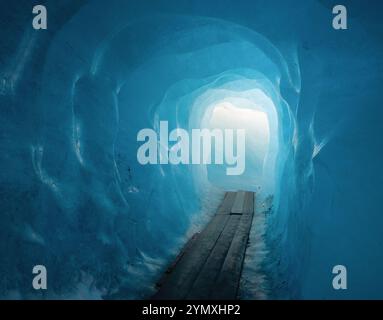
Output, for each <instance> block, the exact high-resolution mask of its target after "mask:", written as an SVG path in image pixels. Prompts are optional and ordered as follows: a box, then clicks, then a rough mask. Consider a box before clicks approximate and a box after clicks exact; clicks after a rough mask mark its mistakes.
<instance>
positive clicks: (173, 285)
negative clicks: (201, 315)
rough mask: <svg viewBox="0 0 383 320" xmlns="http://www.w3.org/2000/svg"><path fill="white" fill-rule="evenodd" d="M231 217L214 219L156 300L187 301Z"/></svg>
mask: <svg viewBox="0 0 383 320" xmlns="http://www.w3.org/2000/svg"><path fill="white" fill-rule="evenodd" d="M229 217H230V216H229V215H215V216H214V217H213V219H212V220H211V222H210V223H209V224H208V225H207V227H206V228H205V229H204V230H203V231H202V232H201V234H200V237H199V239H198V241H197V242H195V243H194V244H193V245H192V246H191V248H190V249H189V250H188V251H187V252H185V253H184V255H183V256H182V257H181V259H180V261H179V262H178V264H177V267H176V268H175V269H174V270H173V272H171V273H170V274H169V276H168V277H167V279H166V281H165V282H164V283H163V285H162V286H161V288H160V290H159V291H158V292H157V294H156V295H155V296H154V297H153V298H154V299H168V300H175V299H185V297H186V295H187V294H188V292H189V290H190V288H191V286H192V285H193V282H194V280H195V279H196V277H197V276H198V273H199V271H200V270H201V268H202V267H203V265H204V263H205V261H206V259H207V258H208V257H209V255H210V252H211V251H212V250H213V248H214V245H215V243H216V242H217V239H218V238H219V236H220V234H221V233H222V231H223V229H224V227H225V225H226V223H227V221H228V219H229Z"/></svg>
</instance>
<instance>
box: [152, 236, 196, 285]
mask: <svg viewBox="0 0 383 320" xmlns="http://www.w3.org/2000/svg"><path fill="white" fill-rule="evenodd" d="M198 236H199V233H195V234H193V236H192V237H191V238H190V239H189V240H188V241H187V243H186V245H185V246H184V247H183V248H182V250H181V252H180V253H179V254H178V255H177V257H176V258H175V260H174V261H173V262H172V264H171V265H170V266H169V267H168V268H167V269H166V271H165V273H164V275H163V276H162V277H161V279H160V280H159V281H157V283H156V287H157V288H160V287H161V286H162V285H163V284H164V283H165V281H166V280H167V277H168V275H169V274H170V273H171V272H172V271H173V270H174V269H175V268H176V266H177V264H178V262H179V261H180V260H181V258H182V257H183V256H184V254H185V252H187V251H188V250H189V249H190V248H191V247H192V246H193V244H194V243H195V242H196V241H197V239H198Z"/></svg>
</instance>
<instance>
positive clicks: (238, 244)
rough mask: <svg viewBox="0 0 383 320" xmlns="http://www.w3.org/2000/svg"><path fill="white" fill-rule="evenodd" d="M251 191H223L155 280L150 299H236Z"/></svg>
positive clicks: (250, 215) (251, 210)
mask: <svg viewBox="0 0 383 320" xmlns="http://www.w3.org/2000/svg"><path fill="white" fill-rule="evenodd" d="M254 198H255V194H254V193H253V192H244V191H239V192H227V193H226V195H225V198H224V200H223V202H222V204H221V206H220V207H219V209H218V211H217V213H216V215H215V216H214V217H213V219H212V220H211V221H210V222H209V224H208V225H207V226H206V228H205V229H204V230H203V231H202V232H201V233H198V234H196V235H195V236H193V238H192V239H190V240H189V242H188V243H187V244H186V246H185V247H184V249H183V250H182V251H181V253H180V254H179V256H178V257H177V259H176V261H175V262H174V263H173V264H172V265H171V266H170V267H169V269H168V270H167V271H166V273H165V275H164V277H163V278H162V279H161V281H160V282H159V284H158V285H159V290H158V292H157V293H156V295H155V296H154V299H160V300H164V299H168V300H178V299H180V300H183V299H236V298H237V294H238V287H239V281H240V278H241V272H242V265H243V260H244V256H245V251H246V246H247V242H248V238H249V232H250V228H251V224H252V220H253V215H254Z"/></svg>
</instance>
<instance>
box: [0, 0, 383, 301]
mask: <svg viewBox="0 0 383 320" xmlns="http://www.w3.org/2000/svg"><path fill="white" fill-rule="evenodd" d="M40 2H41V4H45V5H46V7H47V10H48V29H47V30H34V29H33V28H32V27H31V17H32V6H31V5H30V1H27V0H25V1H17V2H15V3H12V4H11V3H10V4H8V6H10V10H9V13H8V14H9V15H10V16H11V17H12V19H8V24H4V25H3V27H2V30H1V31H0V32H1V38H2V43H1V46H0V61H1V65H0V76H1V82H0V101H1V106H2V107H1V111H0V112H1V117H0V123H1V154H0V157H1V162H2V169H1V170H0V176H1V179H0V181H1V185H0V188H1V213H0V229H1V231H0V253H1V255H0V297H2V298H5V299H61V298H70V299H108V298H118V299H145V298H148V297H150V296H152V295H153V294H154V292H155V290H156V289H155V284H156V281H157V280H158V278H159V277H160V275H161V274H162V273H163V272H164V271H165V269H166V267H167V265H169V263H170V262H171V261H172V260H174V259H175V257H176V256H177V254H178V252H179V250H180V249H181V248H182V247H183V246H184V245H185V243H186V242H187V241H188V239H189V238H190V237H191V235H193V234H194V233H195V232H197V231H199V230H201V229H202V228H203V227H204V226H205V225H206V223H207V222H208V221H209V219H210V218H211V217H212V215H213V214H214V213H215V211H216V209H217V207H218V205H219V203H220V202H221V201H222V199H223V196H224V193H225V192H226V191H230V190H245V191H253V192H255V193H256V197H257V198H256V199H257V202H256V211H257V212H259V213H260V214H259V218H258V219H257V220H255V221H254V222H253V224H252V227H251V232H250V241H249V245H248V248H247V251H246V256H245V260H244V265H243V273H242V276H241V285H240V288H239V290H240V291H239V292H240V298H241V299H346V298H383V290H382V288H383V277H382V276H380V274H381V272H382V270H383V236H382V228H381V227H382V225H383V216H382V214H381V210H380V199H381V190H382V189H381V185H382V183H383V175H382V170H381V164H382V160H383V159H382V156H383V153H382V147H383V139H382V134H381V128H382V125H381V122H380V117H381V116H383V111H382V108H381V107H380V103H381V92H382V90H381V89H382V74H383V73H382V71H383V59H382V54H383V47H382V46H383V42H382V41H381V39H382V33H383V25H382V24H381V20H380V17H379V11H380V12H383V4H382V3H376V4H374V6H367V5H365V3H364V2H363V1H354V0H350V1H345V2H347V4H346V5H347V8H348V29H347V30H335V29H334V28H333V27H332V19H333V13H332V8H333V7H334V6H335V5H336V4H338V3H335V1H332V0H300V1H293V0H283V1H282V0H280V1H279V0H276V1H266V0H251V1H250V0H248V1H247V0H240V1H238V0H224V1H215V0H213V1H202V0H195V1H194V0H193V1H187V0H171V1H141V0H127V1H122V0H109V1H108V2H107V3H106V2H105V1H101V0H94V1H85V0H84V1H72V0H55V1H49V0H46V1H40ZM379 39H380V41H379ZM165 120H166V121H168V125H169V130H172V129H176V128H183V129H185V130H188V131H191V130H192V129H197V128H200V129H203V128H209V129H216V128H221V129H228V128H230V129H239V128H245V129H246V142H245V146H246V156H245V160H246V167H245V168H244V171H243V174H241V175H233V176H231V175H227V174H225V171H226V170H227V169H228V168H230V167H232V164H224V165H214V164H212V165H204V164H201V165H193V164H181V165H172V164H161V163H159V164H156V165H141V164H140V163H138V162H137V149H138V148H139V146H140V142H139V141H137V133H138V132H139V131H140V130H141V129H143V128H150V129H153V130H154V131H155V132H156V133H157V134H158V136H159V135H160V122H161V121H165ZM159 148H160V149H161V146H159ZM169 148H171V145H170V146H169ZM238 148H239V146H237V149H238ZM167 150H168V148H166V150H165V151H166V152H167ZM212 156H213V155H212ZM34 265H44V266H46V268H47V270H48V275H49V280H48V281H49V282H48V283H49V287H48V289H47V290H46V291H44V292H41V291H35V290H33V288H31V272H32V267H33V266H34ZM336 265H344V266H346V267H347V271H348V277H349V278H348V289H347V290H334V289H333V287H332V285H331V283H332V279H333V277H334V274H333V273H332V269H333V267H334V266H336Z"/></svg>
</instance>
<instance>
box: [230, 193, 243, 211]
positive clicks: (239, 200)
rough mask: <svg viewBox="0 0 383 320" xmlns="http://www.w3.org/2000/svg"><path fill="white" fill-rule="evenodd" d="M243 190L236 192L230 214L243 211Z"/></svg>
mask: <svg viewBox="0 0 383 320" xmlns="http://www.w3.org/2000/svg"><path fill="white" fill-rule="evenodd" d="M245 195H246V192H245V191H239V192H237V195H236V196H235V200H234V203H233V207H232V208H231V214H242V213H243V205H244V203H245Z"/></svg>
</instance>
